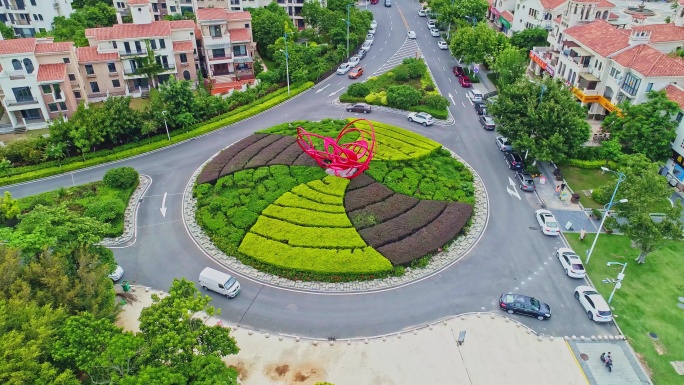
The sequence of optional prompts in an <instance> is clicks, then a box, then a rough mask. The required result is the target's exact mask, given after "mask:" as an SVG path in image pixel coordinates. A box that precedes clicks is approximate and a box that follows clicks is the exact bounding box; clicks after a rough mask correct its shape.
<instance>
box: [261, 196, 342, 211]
mask: <svg viewBox="0 0 684 385" xmlns="http://www.w3.org/2000/svg"><path fill="white" fill-rule="evenodd" d="M274 203H275V204H277V205H280V206H283V207H293V208H300V209H307V210H316V211H318V212H321V213H337V214H339V213H345V210H344V207H343V206H340V205H326V204H322V203H318V202H314V201H312V200H309V199H306V198H303V197H300V196H299V195H295V194H293V193H291V192H289V191H288V192H286V193H285V194H283V195H282V196H281V197H280V198H278V199H277V200H276V201H275V202H274Z"/></svg>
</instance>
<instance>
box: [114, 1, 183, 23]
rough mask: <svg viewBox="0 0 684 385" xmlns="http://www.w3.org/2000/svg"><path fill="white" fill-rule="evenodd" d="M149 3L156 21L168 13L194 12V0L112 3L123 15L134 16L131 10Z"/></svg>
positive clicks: (172, 14)
mask: <svg viewBox="0 0 684 385" xmlns="http://www.w3.org/2000/svg"><path fill="white" fill-rule="evenodd" d="M146 4H149V5H150V7H152V17H153V19H154V21H161V20H164V16H167V15H171V16H174V15H182V14H184V13H185V12H194V10H195V7H194V6H193V0H113V1H112V5H113V6H114V8H116V11H117V12H118V13H119V14H120V15H122V16H132V13H131V10H132V9H135V6H137V5H146Z"/></svg>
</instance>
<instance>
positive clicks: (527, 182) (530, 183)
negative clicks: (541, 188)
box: [525, 179, 534, 185]
mask: <svg viewBox="0 0 684 385" xmlns="http://www.w3.org/2000/svg"><path fill="white" fill-rule="evenodd" d="M525 183H526V184H529V185H533V184H534V180H532V179H525Z"/></svg>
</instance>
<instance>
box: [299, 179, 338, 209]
mask: <svg viewBox="0 0 684 385" xmlns="http://www.w3.org/2000/svg"><path fill="white" fill-rule="evenodd" d="M291 192H292V193H294V194H297V195H299V196H300V197H303V198H306V199H309V200H312V201H314V202H318V203H323V204H326V205H338V204H342V198H340V197H336V196H332V195H328V194H324V193H320V192H318V191H316V190H314V189H312V188H311V187H309V186H307V185H304V184H302V185H299V186H297V187H295V188H293V189H292V190H291Z"/></svg>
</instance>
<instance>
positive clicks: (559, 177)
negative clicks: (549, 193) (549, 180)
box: [556, 173, 564, 181]
mask: <svg viewBox="0 0 684 385" xmlns="http://www.w3.org/2000/svg"><path fill="white" fill-rule="evenodd" d="M556 180H557V181H563V180H564V178H563V175H562V174H561V173H558V174H556Z"/></svg>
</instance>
